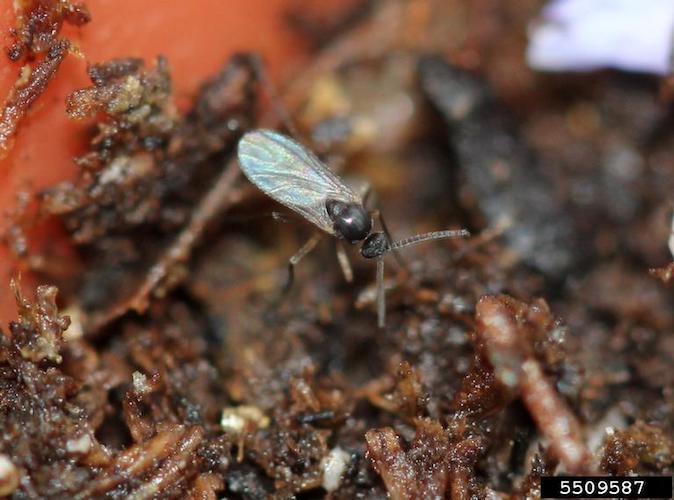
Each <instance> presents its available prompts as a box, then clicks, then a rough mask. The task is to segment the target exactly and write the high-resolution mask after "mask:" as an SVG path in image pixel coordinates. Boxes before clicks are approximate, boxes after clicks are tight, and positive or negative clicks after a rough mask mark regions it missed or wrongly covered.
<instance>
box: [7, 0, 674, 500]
mask: <svg viewBox="0 0 674 500" xmlns="http://www.w3.org/2000/svg"><path fill="white" fill-rule="evenodd" d="M412 4H413V5H412ZM447 4H450V5H447ZM354 5H355V6H354V7H353V8H354V11H353V12H351V13H349V15H345V17H344V18H343V22H341V21H340V22H339V23H335V24H334V26H333V28H334V29H333V30H331V31H330V32H329V33H328V32H327V31H326V32H325V33H323V35H325V36H322V37H318V36H317V35H316V33H317V31H316V30H315V29H313V31H312V30H311V29H308V28H307V26H306V24H307V23H308V24H312V23H317V22H319V21H317V20H316V19H314V18H313V17H312V16H311V15H309V16H305V17H304V18H303V20H302V23H304V24H305V25H304V26H303V28H302V30H303V32H305V33H313V34H312V35H310V36H312V37H313V38H314V39H313V43H314V44H315V46H316V47H317V48H316V53H315V57H314V58H313V59H312V61H311V62H310V63H309V65H308V66H307V68H306V69H305V70H303V71H301V72H299V73H298V74H297V75H295V78H294V79H293V80H292V81H291V82H290V83H289V84H288V86H287V87H286V88H285V90H284V92H282V93H281V95H280V98H281V99H280V100H281V102H282V103H284V104H286V105H287V109H288V111H289V114H290V115H291V116H292V118H293V120H294V122H296V123H297V128H298V129H299V133H300V134H301V136H302V137H300V139H303V140H304V141H305V142H306V144H307V146H308V147H312V149H315V150H316V151H319V152H320V153H321V154H322V155H323V158H324V159H325V160H326V162H327V163H328V164H329V165H330V166H331V168H335V169H336V170H340V175H344V176H345V177H347V176H351V175H353V176H354V177H361V178H365V179H368V180H370V181H371V182H372V184H373V185H374V186H375V187H376V188H377V195H378V196H377V197H376V199H375V200H374V201H375V202H378V203H377V206H378V207H380V208H381V210H382V213H383V214H384V216H385V217H386V220H387V224H388V226H390V229H391V231H392V233H393V234H394V236H397V235H401V236H402V235H404V234H416V233H419V232H424V231H425V230H428V228H436V227H445V226H447V227H450V226H457V227H466V226H467V227H470V228H471V230H472V232H473V234H476V236H474V237H473V238H471V239H470V240H465V241H464V240H448V241H442V242H435V243H434V244H427V245H425V246H418V247H414V248H410V249H409V252H406V253H404V255H402V259H404V260H403V262H397V264H398V265H397V266H394V261H393V259H391V264H392V266H391V268H392V271H391V273H390V275H389V276H387V282H386V287H387V297H388V300H387V302H388V311H387V316H388V320H387V329H386V330H385V331H380V330H378V329H377V328H376V325H375V324H374V320H373V316H372V314H371V313H372V310H373V309H374V307H375V304H374V302H375V301H374V293H373V290H374V288H373V276H374V268H373V267H372V263H371V262H368V261H365V260H364V259H359V258H358V257H359V256H358V255H357V252H351V250H352V249H351V248H349V249H347V253H348V255H349V257H353V258H352V265H353V283H351V284H345V283H343V279H342V278H341V275H340V272H339V266H338V265H337V263H336V262H335V258H334V251H333V249H332V248H330V247H328V245H327V244H326V245H320V246H319V247H318V249H317V250H316V251H315V252H314V254H312V256H311V258H307V259H305V260H304V261H303V262H302V265H301V266H299V267H298V269H297V273H298V275H297V279H296V280H295V286H294V288H293V289H292V290H291V291H290V293H289V294H288V295H287V296H286V298H285V300H284V301H281V302H280V303H278V304H276V305H275V306H271V305H270V304H271V303H272V302H273V299H274V297H276V294H277V293H278V291H279V290H280V288H281V286H282V284H283V282H284V279H285V274H284V270H285V268H286V264H287V259H288V258H289V256H290V255H292V254H293V253H294V252H295V251H296V250H297V248H299V246H301V244H302V242H303V241H305V240H306V238H307V237H308V236H309V235H310V234H311V229H310V228H307V227H306V226H305V225H302V224H296V223H295V222H296V221H294V220H293V219H292V218H289V217H286V216H285V215H283V214H282V215H277V216H275V217H274V218H275V219H276V220H272V218H266V217H264V216H261V215H265V214H269V213H273V212H276V211H277V210H278V209H279V207H278V206H277V205H275V204H273V202H272V201H271V200H269V199H268V198H266V197H265V196H263V195H262V194H261V193H259V192H257V190H255V189H252V188H251V187H250V186H249V185H247V184H246V183H244V182H243V181H242V178H241V176H240V175H239V170H238V167H237V165H236V162H235V160H234V159H233V158H234V156H235V149H236V144H237V141H238V139H239V137H240V136H241V135H242V134H243V133H244V132H245V131H247V130H250V129H253V128H257V127H274V126H275V125H276V124H277V123H278V121H279V120H278V117H272V116H271V115H270V114H269V113H267V114H263V115H262V117H261V118H259V119H258V118H256V116H257V114H258V113H257V111H258V110H257V107H258V101H259V97H258V95H259V92H258V91H257V90H258V85H257V84H258V83H260V82H259V81H258V79H259V77H260V73H259V68H258V67H257V66H256V65H257V64H258V62H259V61H258V59H257V58H256V56H252V55H243V54H241V55H237V56H234V57H233V58H232V59H231V60H230V61H228V62H227V63H226V64H225V66H224V67H223V69H222V70H221V71H220V72H219V73H217V74H216V75H215V76H214V77H213V78H212V79H210V80H209V81H207V82H205V83H204V85H203V87H202V88H201V90H200V91H199V92H198V94H197V95H196V96H195V98H194V103H193V106H192V108H191V110H189V111H188V112H186V113H182V112H181V111H179V110H178V109H177V107H176V106H175V105H174V100H173V96H172V89H171V77H170V61H168V60H166V59H164V58H159V59H157V60H156V61H155V63H154V64H153V65H150V64H146V63H145V62H144V61H141V60H138V59H132V58H123V59H117V60H113V61H108V62H106V63H102V64H97V65H92V66H91V67H90V69H89V76H90V79H91V82H92V84H91V86H89V87H88V88H85V89H80V90H78V91H76V92H74V93H73V94H72V95H71V96H70V98H69V99H68V103H67V109H68V113H69V115H70V116H71V117H72V118H73V119H77V120H81V121H84V122H86V123H88V124H89V125H90V127H89V128H88V131H87V133H88V134H89V137H90V143H89V145H90V147H89V150H88V152H87V153H86V154H84V155H83V156H81V157H79V158H77V159H76V162H77V164H78V166H79V167H80V174H79V177H78V178H77V179H76V180H75V181H73V182H70V183H63V184H60V185H57V186H53V187H52V188H50V189H48V190H46V191H45V192H44V193H43V196H42V205H41V209H42V210H43V212H44V213H46V214H49V215H50V216H54V217H57V218H59V219H60V220H61V221H62V222H63V224H64V226H65V228H66V229H67V231H68V232H69V233H70V235H71V237H72V240H73V242H74V243H75V244H76V245H77V246H78V251H79V253H80V256H81V258H82V259H81V262H82V268H81V269H78V271H77V272H76V273H72V275H69V276H67V277H65V276H63V274H59V272H58V266H57V265H56V264H55V263H57V262H58V261H57V260H55V258H54V257H53V256H51V255H50V254H48V253H46V254H45V255H43V256H42V258H43V260H44V265H43V266H42V268H41V270H42V276H43V279H44V280H45V281H48V282H50V283H54V284H55V286H43V287H39V288H38V289H37V290H36V292H35V299H32V298H26V297H25V296H24V295H23V294H22V293H20V292H19V290H18V286H17V285H16V284H15V285H14V292H15V295H16V298H17V305H18V310H19V320H18V321H16V322H13V323H11V324H10V327H9V333H8V334H7V335H3V336H2V338H1V339H0V340H1V342H0V378H1V381H2V382H1V383H0V408H1V409H2V411H0V419H1V421H0V425H2V427H3V429H5V432H4V433H3V438H2V439H3V441H2V445H1V446H2V447H1V448H0V493H2V494H6V495H13V496H14V497H16V498H45V497H74V498H89V497H121V496H124V497H127V496H128V497H132V498H158V497H160V498H221V497H225V498H242V499H257V498H269V497H274V498H291V497H298V498H319V497H330V498H395V499H414V498H425V497H433V498H453V499H470V498H536V497H537V496H539V495H540V478H541V477H542V476H547V475H555V474H557V475H563V474H567V475H568V474H594V475H599V474H609V475H626V474H660V475H665V474H672V473H673V471H674V459H673V456H674V451H673V450H674V439H673V436H674V392H673V391H672V387H674V372H673V371H672V370H671V366H672V362H673V361H674V342H672V338H671V335H670V334H669V332H671V331H672V328H673V327H674V312H673V309H672V301H671V299H672V296H671V289H670V288H668V284H669V281H670V279H669V275H668V274H667V272H668V271H667V269H668V268H667V267H666V266H667V265H668V263H669V262H670V260H671V255H670V254H669V252H668V250H667V240H668V238H669V232H670V230H671V229H670V224H669V223H668V222H667V219H668V218H670V217H668V216H671V201H670V200H671V192H672V190H673V189H674V164H673V163H672V160H671V158H672V155H671V151H672V148H673V147H674V140H673V139H672V137H670V136H671V133H669V130H668V128H667V126H665V124H666V123H668V122H669V121H670V120H671V117H669V113H670V111H671V110H669V108H667V107H666V106H665V105H664V104H663V103H662V102H661V101H660V97H659V93H658V88H657V85H654V84H653V80H652V79H650V78H646V77H639V78H636V77H629V78H628V77H626V76H625V75H621V74H614V73H610V74H603V75H601V76H583V77H578V76H575V77H572V76H568V75H567V76H564V75H557V76H555V77H549V78H546V79H541V80H536V79H535V78H534V77H533V76H532V75H531V74H530V73H528V72H527V70H526V66H525V62H524V58H523V53H524V42H523V40H522V36H521V34H522V33H524V29H525V26H526V23H527V22H528V21H529V20H530V19H532V18H533V16H534V14H535V9H534V7H535V6H534V5H533V4H532V5H530V3H529V2H520V1H514V0H513V1H507V2H503V3H501V4H499V6H498V7H493V9H495V10H496V12H492V10H490V9H492V7H490V8H489V9H486V8H485V7H484V5H483V3H481V2H464V1H459V0H457V1H456V2H441V1H435V0H424V1H422V2H412V3H411V4H409V5H408V3H406V2H398V1H395V0H392V1H383V2H356V3H355V4H354ZM458 7H461V8H458ZM359 9H362V12H361V11H359ZM296 22H297V20H296ZM448 26H449V27H451V29H448V28H447V27H448ZM440 51H443V52H447V51H448V54H449V57H445V56H439V55H437V54H438V53H439V52H440ZM504 75H506V76H507V77H506V76H504ZM512 75H519V77H518V78H511V76H512ZM262 83H264V82H262ZM272 100H273V101H275V100H276V99H274V98H272ZM306 138H311V139H312V141H313V142H312V141H310V140H308V139H306ZM225 212H226V213H225ZM279 221H281V222H279ZM669 266H670V267H671V264H670V265H669ZM649 269H660V270H661V271H660V272H653V273H652V274H655V276H654V275H651V274H649ZM670 274H671V273H670ZM658 277H660V278H661V279H658ZM57 287H58V288H57ZM57 289H58V290H61V292H60V293H59V296H58V298H59V304H61V305H65V308H63V309H59V308H58V306H57V301H56V297H57V295H56V291H57ZM68 317H69V318H68ZM78 329H79V332H78Z"/></svg>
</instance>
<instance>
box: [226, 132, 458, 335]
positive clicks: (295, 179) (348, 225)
mask: <svg viewBox="0 0 674 500" xmlns="http://www.w3.org/2000/svg"><path fill="white" fill-rule="evenodd" d="M238 158H239V164H240V165H241V170H242V171H243V173H244V174H245V175H246V177H248V179H249V180H250V181H251V182H252V183H253V184H255V185H256V186H257V187H258V188H260V189H261V190H262V191H263V192H264V193H265V194H267V195H268V196H270V197H271V198H273V199H274V200H276V201H277V202H279V203H281V204H282V205H285V206H286V207H288V208H289V209H291V210H293V211H295V212H297V213H298V214H299V215H301V216H302V217H303V218H305V219H306V220H308V221H309V222H311V223H312V224H314V225H315V226H316V227H318V228H319V229H320V230H322V231H323V232H325V233H327V234H330V235H332V236H334V237H336V238H337V239H338V240H343V241H347V242H349V243H351V244H354V245H355V244H357V243H359V242H362V246H361V248H360V253H361V255H362V256H363V257H365V258H366V259H377V316H378V325H379V326H380V327H383V326H384V324H385V314H386V306H385V302H384V301H385V297H384V255H385V254H386V253H388V252H391V251H395V250H397V249H400V248H404V247H407V246H409V245H414V244H416V243H420V242H422V241H428V240H437V239H441V238H452V237H456V236H468V235H469V233H468V231H466V230H465V229H460V230H447V231H434V232H431V233H424V234H418V235H416V236H412V237H410V238H407V239H403V240H400V241H396V242H391V240H390V238H389V237H388V236H387V232H383V231H373V230H372V228H373V225H374V224H373V213H371V212H369V211H368V210H366V209H365V206H364V203H363V196H361V195H358V194H356V192H355V191H354V190H353V189H352V188H350V187H349V186H348V185H347V184H346V183H344V181H342V179H340V178H339V177H338V176H337V175H336V174H334V173H333V172H332V171H331V170H330V169H329V168H328V167H327V166H326V165H325V164H324V163H323V162H322V161H321V160H319V159H318V158H317V157H316V156H315V155H314V154H313V153H312V152H311V151H309V150H308V149H307V148H305V147H304V146H302V145H301V144H299V143H297V142H296V141H294V140H292V139H290V138H288V137H286V136H284V135H282V134H279V133H277V132H274V131H271V130H253V131H251V132H248V133H246V134H245V135H244V136H243V137H242V138H241V140H240V141H239V147H238ZM380 222H381V219H380ZM318 240H319V237H318V236H317V235H314V237H312V238H311V239H310V240H309V241H308V242H307V243H306V244H305V245H304V246H302V248H300V250H299V251H298V252H297V253H296V254H295V255H293V256H292V257H291V258H290V261H289V267H288V268H289V272H290V274H289V281H288V283H289V284H290V283H292V279H293V269H294V266H295V265H297V263H298V262H299V261H300V260H301V259H302V258H303V257H304V256H305V255H306V254H308V253H309V252H310V251H311V250H313V248H314V247H315V246H316V244H317V243H318ZM340 248H341V247H339V246H338V257H339V261H340V264H341V265H342V268H343V269H345V268H346V267H347V266H348V264H346V262H347V260H346V255H345V254H344V252H343V250H342V251H341V252H340ZM349 274H350V271H349V272H347V271H345V275H346V276H347V279H348V276H349Z"/></svg>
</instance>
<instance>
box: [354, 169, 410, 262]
mask: <svg viewBox="0 0 674 500" xmlns="http://www.w3.org/2000/svg"><path fill="white" fill-rule="evenodd" d="M358 194H360V195H361V197H362V199H363V206H364V207H366V208H369V207H368V205H374V201H375V200H374V199H375V192H374V190H373V189H372V185H371V184H370V183H369V182H366V183H363V184H362V186H360V187H359V190H358ZM370 210H371V213H372V217H374V218H376V219H377V220H378V221H379V225H380V226H381V229H382V231H384V234H385V235H386V237H387V238H388V241H389V243H393V236H391V232H390V231H389V230H388V226H387V225H386V221H384V216H383V215H382V213H381V210H379V209H378V208H374V207H372V208H371V209H370ZM392 253H393V256H394V257H395V259H396V261H397V262H398V265H399V266H400V267H402V268H403V269H405V270H408V269H409V268H408V267H407V263H406V262H405V259H403V258H402V255H400V252H398V250H396V249H393V250H392Z"/></svg>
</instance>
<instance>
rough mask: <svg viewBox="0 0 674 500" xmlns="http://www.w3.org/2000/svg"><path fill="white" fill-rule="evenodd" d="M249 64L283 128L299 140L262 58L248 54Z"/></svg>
mask: <svg viewBox="0 0 674 500" xmlns="http://www.w3.org/2000/svg"><path fill="white" fill-rule="evenodd" d="M250 63H251V67H252V68H253V71H254V72H255V77H256V78H257V81H258V82H260V85H262V86H263V87H264V89H265V92H267V95H268V96H269V100H270V101H271V104H272V106H273V108H274V112H275V113H276V114H277V116H278V118H279V120H280V121H281V123H283V126H284V127H285V128H286V129H287V130H288V132H289V133H290V135H292V136H293V137H296V138H297V139H299V138H300V137H301V136H300V135H299V134H298V132H297V128H296V127H295V125H294V123H293V120H292V118H290V114H289V113H288V111H287V110H286V108H285V107H284V106H283V103H282V102H281V99H280V98H279V96H278V94H277V93H276V90H275V89H274V85H273V84H272V81H271V78H269V75H268V74H267V70H266V68H265V63H264V61H263V60H262V57H260V55H259V54H255V53H253V54H250Z"/></svg>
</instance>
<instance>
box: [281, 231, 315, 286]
mask: <svg viewBox="0 0 674 500" xmlns="http://www.w3.org/2000/svg"><path fill="white" fill-rule="evenodd" d="M320 239H321V235H320V234H319V233H315V234H314V235H313V236H312V237H311V238H309V239H308V240H307V242H306V243H305V244H304V245H302V246H301V247H300V249H299V250H298V251H297V252H296V253H295V255H293V256H292V257H290V260H289V261H288V281H286V284H285V285H284V287H283V291H282V293H281V296H282V297H283V296H285V295H286V294H287V293H288V292H289V291H290V289H291V288H292V286H293V283H294V282H295V266H296V265H297V264H298V263H299V262H300V261H301V260H302V259H303V258H304V257H305V256H306V255H307V254H308V253H309V252H311V251H312V250H313V249H314V248H316V245H317V244H318V242H319V241H320Z"/></svg>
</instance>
